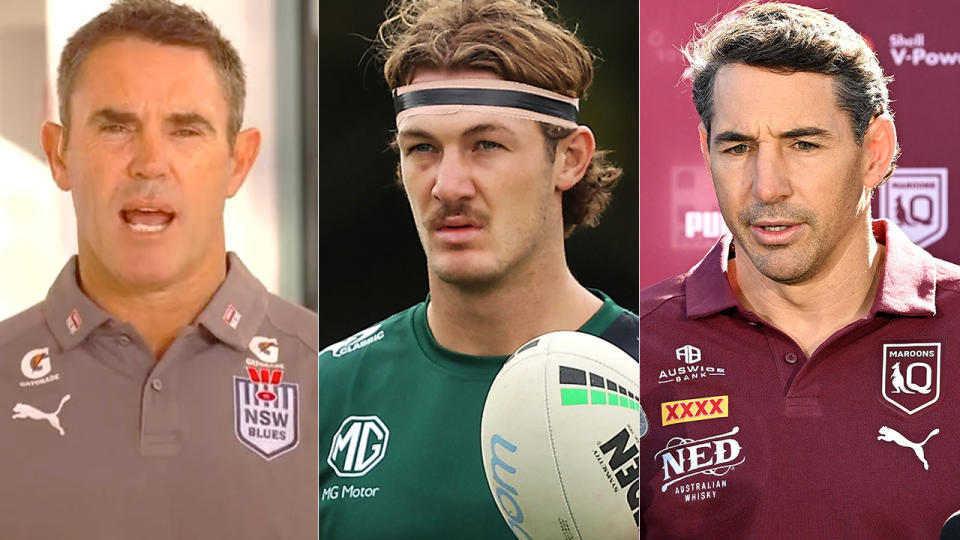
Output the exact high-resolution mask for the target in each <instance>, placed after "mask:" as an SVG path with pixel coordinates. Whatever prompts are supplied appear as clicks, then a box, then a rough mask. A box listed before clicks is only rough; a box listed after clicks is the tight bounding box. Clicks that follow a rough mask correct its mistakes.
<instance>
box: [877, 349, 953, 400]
mask: <svg viewBox="0 0 960 540" xmlns="http://www.w3.org/2000/svg"><path fill="white" fill-rule="evenodd" d="M880 388H881V393H882V395H883V399H884V400H885V401H886V402H887V403H889V404H890V405H893V406H894V407H895V408H896V409H898V410H901V411H903V412H905V413H907V414H915V413H917V412H918V411H921V410H923V409H925V408H927V407H929V406H930V405H933V404H934V403H936V402H937V400H938V399H940V344H939V343H885V344H884V345H883V380H882V382H881V387H880Z"/></svg>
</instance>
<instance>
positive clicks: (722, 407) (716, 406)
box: [660, 396, 730, 426]
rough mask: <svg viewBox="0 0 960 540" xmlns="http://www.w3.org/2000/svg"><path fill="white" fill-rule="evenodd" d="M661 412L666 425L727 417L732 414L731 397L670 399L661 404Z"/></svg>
mask: <svg viewBox="0 0 960 540" xmlns="http://www.w3.org/2000/svg"><path fill="white" fill-rule="evenodd" d="M660 414H661V418H662V419H663V425H665V426H669V425H670V424H681V423H683V422H696V421H697V420H709V419H711V418H726V417H727V416H728V415H729V414H730V398H729V397H727V396H711V397H705V398H693V399H681V400H679V401H668V402H666V403H661V404H660Z"/></svg>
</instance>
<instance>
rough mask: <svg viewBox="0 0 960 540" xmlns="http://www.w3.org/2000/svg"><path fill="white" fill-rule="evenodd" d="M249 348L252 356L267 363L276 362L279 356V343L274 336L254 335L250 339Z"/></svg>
mask: <svg viewBox="0 0 960 540" xmlns="http://www.w3.org/2000/svg"><path fill="white" fill-rule="evenodd" d="M249 348H250V352H252V353H253V355H254V356H256V357H257V358H259V359H260V360H262V361H264V362H267V363H268V364H276V363H277V360H278V359H279V358H280V345H279V344H278V343H277V340H276V339H274V338H266V337H263V336H254V337H253V339H251V340H250V345H249Z"/></svg>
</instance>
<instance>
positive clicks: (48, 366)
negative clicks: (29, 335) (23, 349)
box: [20, 347, 60, 388]
mask: <svg viewBox="0 0 960 540" xmlns="http://www.w3.org/2000/svg"><path fill="white" fill-rule="evenodd" d="M52 370H53V364H52V363H51V361H50V348H49V347H44V348H42V349H33V350H32V351H29V352H27V354H25V355H23V358H22V359H21V360H20V372H21V373H23V376H24V377H26V378H27V380H25V381H20V387H21V388H26V387H28V386H38V385H41V384H46V383H48V382H53V381H57V380H59V379H60V374H59V373H53V374H51V373H50V371H52Z"/></svg>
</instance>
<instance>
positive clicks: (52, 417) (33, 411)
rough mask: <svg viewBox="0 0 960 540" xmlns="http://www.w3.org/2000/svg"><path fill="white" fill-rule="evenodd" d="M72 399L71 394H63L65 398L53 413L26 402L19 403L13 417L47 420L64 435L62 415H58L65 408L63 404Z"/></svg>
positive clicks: (14, 407) (15, 406)
mask: <svg viewBox="0 0 960 540" xmlns="http://www.w3.org/2000/svg"><path fill="white" fill-rule="evenodd" d="M69 400H70V394H67V395H65V396H63V399H61V400H60V406H59V407H57V410H55V411H53V412H52V413H45V412H43V411H41V410H40V409H38V408H36V407H33V406H31V405H27V404H26V403H17V404H16V405H14V406H13V417H12V418H13V419H14V420H16V419H18V418H29V419H30V420H46V421H47V422H50V425H51V426H53V428H54V429H56V430H57V431H59V432H60V435H63V434H64V432H63V428H62V427H60V417H58V416H57V415H58V414H60V409H62V408H63V404H64V403H66V402H67V401H69Z"/></svg>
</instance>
